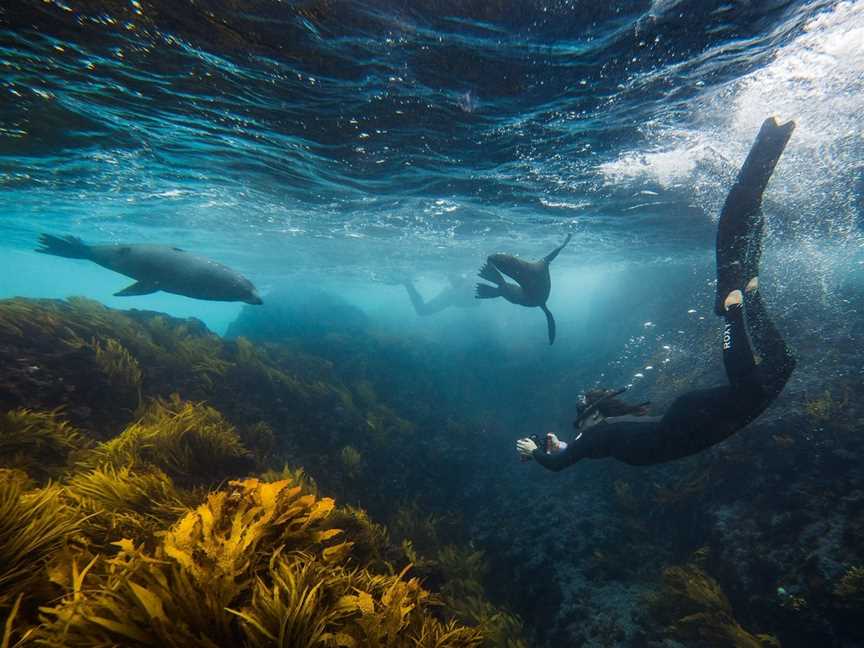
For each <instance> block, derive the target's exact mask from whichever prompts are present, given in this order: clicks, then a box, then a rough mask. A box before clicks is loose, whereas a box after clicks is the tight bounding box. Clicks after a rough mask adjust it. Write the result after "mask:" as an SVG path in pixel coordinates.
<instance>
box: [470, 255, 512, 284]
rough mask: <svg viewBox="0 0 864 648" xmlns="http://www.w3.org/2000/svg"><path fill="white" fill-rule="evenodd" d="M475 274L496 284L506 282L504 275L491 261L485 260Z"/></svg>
mask: <svg viewBox="0 0 864 648" xmlns="http://www.w3.org/2000/svg"><path fill="white" fill-rule="evenodd" d="M477 274H478V276H479V277H480V278H481V279H485V280H486V281H491V282H492V283H494V284H496V285H498V286H503V285H504V284H505V283H506V282H505V280H504V277H503V276H502V275H501V273H500V272H499V271H498V268H496V267H495V266H494V265H493V264H492V262H491V261H486V263H484V264H483V267H482V268H480V272H478V273H477Z"/></svg>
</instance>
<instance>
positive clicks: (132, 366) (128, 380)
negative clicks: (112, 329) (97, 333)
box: [90, 338, 142, 404]
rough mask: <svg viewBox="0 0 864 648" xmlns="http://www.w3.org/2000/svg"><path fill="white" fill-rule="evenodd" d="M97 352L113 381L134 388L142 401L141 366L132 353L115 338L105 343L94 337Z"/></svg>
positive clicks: (102, 366) (101, 363) (98, 361)
mask: <svg viewBox="0 0 864 648" xmlns="http://www.w3.org/2000/svg"><path fill="white" fill-rule="evenodd" d="M90 345H91V346H92V347H93V350H94V351H95V352H96V362H97V363H98V364H99V366H100V367H101V368H102V371H103V372H105V374H106V375H107V376H108V378H109V379H111V382H112V383H113V384H115V385H118V386H120V387H126V388H128V389H133V390H134V391H135V393H136V394H137V397H138V403H139V404H140V403H141V398H142V395H141V380H142V373H141V366H140V365H139V364H138V361H137V360H136V359H135V356H133V355H132V354H131V353H129V351H128V350H126V348H125V347H124V346H123V345H122V344H120V342H118V341H117V340H115V339H114V338H108V339H107V340H106V341H105V342H104V343H103V342H101V341H100V340H98V339H96V338H93V341H92V342H91V343H90Z"/></svg>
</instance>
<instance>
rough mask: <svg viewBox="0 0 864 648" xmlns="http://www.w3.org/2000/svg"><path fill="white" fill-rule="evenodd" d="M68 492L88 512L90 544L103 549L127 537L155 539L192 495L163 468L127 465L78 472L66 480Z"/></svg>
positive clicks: (186, 504)
mask: <svg viewBox="0 0 864 648" xmlns="http://www.w3.org/2000/svg"><path fill="white" fill-rule="evenodd" d="M66 495H67V496H68V497H69V498H70V499H71V500H72V501H74V502H75V504H76V505H77V506H78V508H79V509H80V510H81V511H82V512H83V513H86V514H88V518H87V521H86V523H84V525H83V531H84V533H85V535H86V536H87V537H88V539H89V540H90V542H91V544H94V545H99V546H101V547H102V548H103V549H105V548H106V547H105V545H107V544H110V543H111V542H113V541H115V540H120V539H121V538H124V537H135V538H138V539H146V540H152V539H153V536H154V534H155V533H156V532H157V531H158V530H159V529H163V528H165V527H166V526H167V525H168V524H170V523H171V522H173V521H174V520H176V519H177V518H178V517H179V516H180V515H182V514H183V513H184V512H185V510H186V508H187V507H188V506H189V505H190V504H191V501H190V500H191V499H192V497H191V495H188V494H186V493H183V492H181V491H179V490H178V489H176V488H175V487H174V484H173V483H172V482H171V480H170V479H169V478H168V476H167V475H166V474H165V473H163V472H162V471H160V470H158V469H156V468H151V469H148V470H146V471H140V470H139V471H136V470H132V469H131V468H129V467H127V466H124V467H122V468H114V467H112V466H102V467H99V468H95V469H93V470H88V471H86V472H81V473H78V474H76V475H75V476H74V477H72V478H71V479H70V480H69V482H68V483H67V485H66Z"/></svg>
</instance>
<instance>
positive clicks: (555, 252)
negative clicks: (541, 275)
mask: <svg viewBox="0 0 864 648" xmlns="http://www.w3.org/2000/svg"><path fill="white" fill-rule="evenodd" d="M572 237H573V235H572V234H568V235H567V238H566V239H564V242H563V243H562V244H561V245H559V246H558V247H557V248H555V249H554V250H552V251H551V252H550V253H549V254H547V255H546V256H545V257H543V260H544V261H546V263H547V264H549V263H552V262H553V261H554V260H555V257H557V256H558V253H559V252H560V251H561V250H563V249H564V248H565V247H566V246H567V244H568V243H569V242H570V239H571V238H572Z"/></svg>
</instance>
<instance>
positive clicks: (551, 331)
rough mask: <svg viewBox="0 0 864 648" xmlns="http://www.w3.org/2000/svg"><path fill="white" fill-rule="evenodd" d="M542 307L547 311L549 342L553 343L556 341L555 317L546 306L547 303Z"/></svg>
mask: <svg viewBox="0 0 864 648" xmlns="http://www.w3.org/2000/svg"><path fill="white" fill-rule="evenodd" d="M540 308H541V309H542V310H543V312H544V313H546V324H547V325H548V326H549V344H552V343H553V342H554V341H555V318H554V317H552V313H551V312H549V309H548V308H546V304H542V305H541V306H540Z"/></svg>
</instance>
